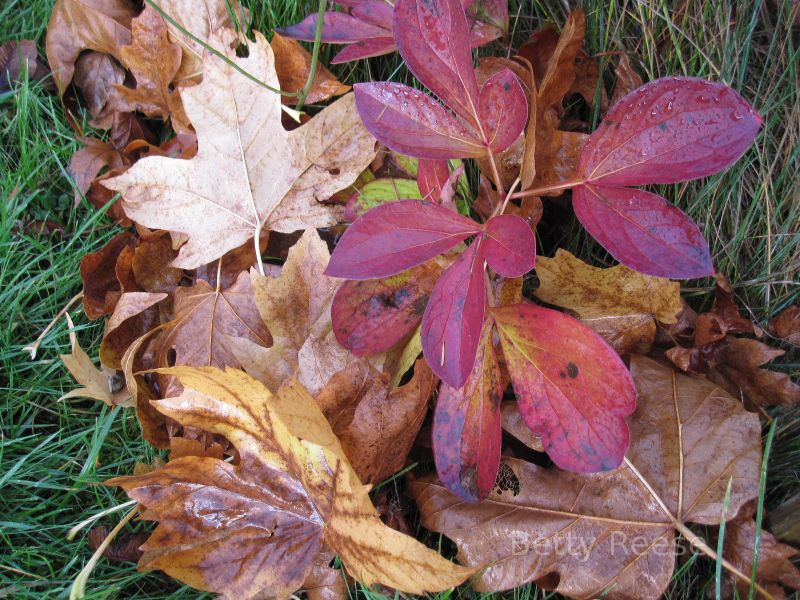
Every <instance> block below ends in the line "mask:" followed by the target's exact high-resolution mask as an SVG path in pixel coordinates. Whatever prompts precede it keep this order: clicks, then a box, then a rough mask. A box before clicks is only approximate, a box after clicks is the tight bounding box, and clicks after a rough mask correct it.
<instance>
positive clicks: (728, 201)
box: [0, 0, 800, 600]
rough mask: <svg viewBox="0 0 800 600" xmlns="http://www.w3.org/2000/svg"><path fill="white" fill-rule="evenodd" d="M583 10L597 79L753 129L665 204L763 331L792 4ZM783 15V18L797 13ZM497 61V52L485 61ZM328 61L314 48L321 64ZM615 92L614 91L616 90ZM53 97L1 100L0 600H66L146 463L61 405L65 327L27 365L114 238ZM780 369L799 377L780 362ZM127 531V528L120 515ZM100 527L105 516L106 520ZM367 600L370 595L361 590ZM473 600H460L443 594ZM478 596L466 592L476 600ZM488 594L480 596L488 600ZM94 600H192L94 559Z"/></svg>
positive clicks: (779, 187) (40, 22)
mask: <svg viewBox="0 0 800 600" xmlns="http://www.w3.org/2000/svg"><path fill="white" fill-rule="evenodd" d="M52 3H53V0H30V1H27V0H10V2H9V1H7V2H6V3H5V6H4V8H0V42H2V41H5V40H8V39H21V38H31V39H35V40H37V42H39V44H40V47H42V46H43V39H44V30H45V27H46V23H47V19H48V15H49V12H50V9H51V7H52ZM314 4H315V2H311V1H309V0H303V1H301V2H297V3H294V2H291V1H290V0H286V1H275V2H273V1H268V2H266V3H265V2H255V1H253V2H251V9H252V19H253V24H254V26H255V27H256V28H257V29H259V30H261V31H268V30H270V29H272V28H273V27H275V26H278V25H282V24H287V23H292V22H295V21H297V20H299V19H300V18H302V17H303V16H305V14H307V13H308V12H311V11H313V10H314V8H315V7H314ZM567 4H570V6H572V5H574V3H572V2H570V3H567V2H566V1H565V2H559V1H556V0H548V1H540V0H534V1H530V0H527V1H524V2H523V1H522V0H519V1H516V0H514V1H512V2H511V13H512V24H513V31H514V38H515V39H516V40H517V41H520V40H522V39H523V38H524V37H525V35H526V34H527V32H529V31H530V30H532V29H534V28H536V27H538V26H539V25H541V24H542V23H544V22H547V21H551V22H554V23H556V24H561V23H563V21H564V19H565V17H566V12H567V6H566V5H567ZM676 4H678V5H679V6H680V7H681V10H673V8H672V7H670V5H669V3H667V2H666V1H665V0H643V1H639V2H635V1H633V0H631V1H629V2H625V1H616V0H612V1H611V2H605V1H604V2H601V1H599V0H589V1H587V2H584V3H583V4H582V5H583V7H584V8H585V10H586V13H587V47H588V49H589V51H590V52H591V53H594V54H597V55H600V56H601V63H602V66H603V68H604V73H605V74H606V75H607V76H608V75H609V74H610V72H611V67H612V65H613V63H614V62H615V59H614V54H613V53H616V52H618V51H623V50H624V51H626V52H628V53H629V55H630V56H631V58H632V60H633V64H634V65H635V67H636V68H637V69H638V70H639V72H640V73H642V74H643V76H644V77H645V79H651V78H655V77H658V76H662V75H667V74H684V75H696V76H701V77H709V78H712V79H718V80H723V81H725V82H728V83H730V84H732V85H734V86H735V87H737V88H738V89H739V90H740V91H741V93H742V94H743V95H744V96H745V97H746V98H748V99H749V100H751V101H752V102H753V104H754V105H755V106H756V108H757V109H758V110H759V111H760V112H761V113H762V115H763V116H764V127H763V130H762V132H761V133H760V134H759V136H758V138H757V140H756V144H755V145H754V147H753V148H752V149H751V150H750V151H749V152H748V153H747V154H746V155H745V157H744V158H743V159H742V160H740V161H739V162H738V163H737V164H736V166H734V167H733V169H731V170H730V171H728V172H726V173H723V174H720V175H717V176H715V177H711V178H708V179H706V180H702V181H699V182H692V183H688V184H682V185H679V186H670V187H669V188H665V189H662V190H660V191H661V192H662V193H664V194H666V195H667V196H668V197H669V198H670V199H672V200H673V201H675V202H676V203H677V204H678V205H679V206H681V207H682V208H683V209H684V210H686V211H687V212H689V214H690V215H691V216H692V217H694V219H695V220H696V221H697V222H698V223H700V225H701V227H702V229H703V230H704V232H705V233H706V236H707V237H708V239H709V242H710V244H711V247H712V251H713V254H714V256H715V260H716V265H717V268H718V270H719V271H720V272H722V273H725V274H726V275H728V276H729V277H730V279H731V280H732V281H733V282H734V284H735V286H736V294H737V298H738V300H739V301H740V303H741V304H742V306H745V307H746V309H747V310H748V311H749V312H750V314H751V316H752V317H753V318H754V319H756V320H757V321H758V322H759V323H761V324H762V325H763V324H765V323H766V321H767V319H768V318H769V317H770V316H771V315H773V314H775V313H776V312H777V311H779V310H780V309H782V308H784V307H786V306H788V305H789V304H792V303H797V302H798V299H800V292H799V290H800V282H798V268H799V267H800V245H799V244H798V243H797V236H798V222H800V188H798V185H797V184H798V181H800V160H798V158H800V157H798V152H800V150H798V145H797V143H796V142H797V139H798V137H799V136H800V98H798V80H797V76H796V73H797V69H798V64H800V61H799V60H798V49H797V48H796V47H795V46H794V43H795V42H794V40H796V37H793V35H792V24H793V22H795V21H796V20H797V10H798V5H797V3H790V2H781V1H780V0H778V1H777V2H762V1H757V0H742V1H738V2H732V1H728V2H711V1H710V0H706V1H703V2H682V3H676ZM792 11H794V12H792ZM494 49H495V50H497V49H498V46H495V48H494ZM331 56H332V48H330V47H325V48H323V55H322V57H323V61H324V62H325V63H326V64H328V61H329V59H330V57H331ZM399 67H400V61H399V59H398V57H396V56H390V57H384V58H380V59H374V60H371V61H368V62H364V61H362V62H360V63H357V64H352V65H342V66H340V67H338V68H337V69H335V71H336V73H337V74H338V75H339V76H340V77H341V78H342V79H343V80H344V81H346V82H349V83H352V82H354V81H363V80H366V79H387V78H394V79H402V78H404V77H406V75H405V72H404V71H403V70H399ZM610 81H611V79H610V78H609V79H607V82H610ZM73 136H74V134H73V132H72V131H71V130H70V129H69V128H68V126H67V125H66V123H65V121H64V118H63V114H62V111H61V107H60V105H59V102H58V100H57V99H56V98H54V97H53V96H52V95H51V94H50V93H49V92H47V91H46V90H45V89H43V87H42V86H41V85H39V84H32V83H27V82H23V83H22V84H21V85H19V86H18V87H17V89H16V91H15V92H14V93H12V94H6V95H4V96H0V190H2V204H0V306H2V307H3V310H4V317H5V322H4V326H3V328H2V330H0V363H1V364H2V367H1V368H2V370H1V371H0V386H2V397H1V398H0V490H2V493H0V557H2V558H0V597H4V596H11V597H14V598H63V597H66V596H67V595H68V590H69V586H70V585H71V583H72V580H73V578H74V577H75V576H76V575H77V574H78V572H79V571H80V569H81V568H82V567H83V565H84V564H85V563H86V561H87V560H88V558H89V556H90V554H91V552H90V551H89V550H88V548H87V546H86V544H85V541H84V540H83V539H82V537H81V536H79V537H78V538H77V540H76V541H74V542H67V541H66V539H65V535H66V532H67V531H68V530H69V528H70V527H72V526H73V525H74V524H76V523H77V522H79V521H81V520H83V519H84V518H86V517H88V516H90V515H92V514H95V513H97V512H99V511H101V510H104V509H107V508H111V507H114V506H116V505H118V504H119V503H121V502H122V501H123V496H122V495H121V494H120V493H118V492H116V491H114V490H110V489H107V488H105V487H104V486H102V485H101V484H100V482H102V481H103V480H105V479H108V478H110V477H112V476H115V475H119V474H127V473H129V472H130V471H131V470H132V468H133V465H134V464H135V463H136V462H137V461H145V462H147V461H150V460H151V459H152V458H153V456H154V453H153V451H152V450H151V449H150V448H149V447H148V446H147V445H146V444H145V443H144V442H142V441H141V440H140V437H139V428H138V424H137V423H136V420H135V418H134V416H133V415H132V414H131V413H130V412H124V411H118V410H109V409H107V408H105V407H100V406H99V405H98V404H95V403H89V402H81V401H70V402H68V403H59V402H57V401H56V400H57V398H58V397H59V396H60V395H61V394H62V393H64V392H65V391H67V390H69V389H71V387H72V382H71V381H70V379H69V377H68V375H67V374H66V372H65V370H64V369H63V368H62V366H61V364H60V362H59V361H58V354H60V353H64V352H66V351H68V337H67V333H66V329H65V326H64V324H63V322H62V323H59V324H58V326H56V327H55V328H54V329H53V330H52V331H51V332H50V333H49V334H48V335H47V336H46V337H45V339H44V342H43V344H42V346H41V347H40V349H39V352H38V355H37V357H36V359H35V360H30V358H29V357H28V356H27V354H24V353H23V351H22V348H23V346H25V345H27V344H29V343H30V342H31V341H33V340H34V339H35V338H36V337H37V335H38V334H39V333H40V332H41V330H42V329H43V328H44V327H45V326H46V325H47V324H48V323H49V322H50V320H51V319H52V318H53V316H54V315H55V314H57V313H58V311H59V310H60V309H61V307H62V306H64V304H66V302H67V301H68V300H69V299H70V298H71V297H72V296H74V295H75V294H76V293H77V292H79V291H80V287H81V284H80V277H79V274H78V267H79V264H80V259H81V256H82V255H83V254H84V253H86V252H89V251H92V250H96V249H98V248H100V247H102V246H103V244H104V243H105V241H107V240H108V238H109V237H110V236H111V235H113V232H114V229H113V227H110V226H109V223H108V221H107V220H106V219H105V218H104V217H103V216H102V215H101V214H99V213H97V212H95V211H94V210H92V209H91V208H90V207H89V206H88V204H87V203H86V202H81V203H80V204H79V205H78V206H77V207H76V206H74V203H73V192H72V188H71V186H70V183H69V181H68V179H67V178H66V176H65V167H66V165H67V164H68V162H69V159H70V156H71V155H72V153H73V152H74V151H75V149H76V148H77V144H76V142H75V141H74V139H73ZM44 220H50V221H54V222H56V223H58V224H59V226H60V229H61V230H62V232H63V233H56V234H53V235H47V234H44V235H40V234H37V233H36V232H35V231H32V229H31V228H30V227H26V225H30V224H31V223H32V222H34V221H44ZM540 241H541V242H542V246H541V250H542V253H544V254H548V255H552V253H553V252H554V250H555V247H556V244H558V243H561V244H562V245H565V246H567V247H568V248H569V249H571V250H572V251H573V252H576V253H578V254H579V255H580V256H581V257H582V258H584V259H591V260H593V261H595V262H596V264H602V263H603V262H606V261H607V260H608V257H607V256H606V255H605V253H604V252H602V250H601V249H599V247H598V246H596V245H595V244H594V243H592V242H591V241H590V240H588V239H586V237H585V236H584V234H583V233H582V232H581V231H580V229H579V228H577V227H575V226H574V225H569V226H568V227H566V228H565V229H563V230H561V231H558V232H556V233H553V234H549V235H544V236H542V239H541V240H540ZM690 286H692V287H690V288H689V290H688V294H689V296H690V300H691V301H692V302H693V303H694V304H695V305H696V306H697V307H701V306H703V305H705V304H707V303H708V301H709V294H708V291H709V289H710V282H709V281H707V280H701V281H697V282H690ZM72 314H73V315H74V316H75V320H76V323H77V324H78V327H79V329H80V331H79V334H78V335H79V339H80V341H81V343H82V345H83V347H84V348H87V349H90V354H92V353H95V352H96V348H97V346H98V344H99V340H100V336H101V333H102V325H101V324H100V323H97V322H95V323H90V322H88V321H87V320H86V319H85V318H84V317H83V316H82V315H81V314H80V312H79V311H75V310H74V311H72ZM778 363H779V364H778V368H781V369H785V370H787V371H793V372H794V373H797V372H798V370H800V369H798V366H799V365H800V357H799V356H798V353H797V352H794V353H790V354H788V355H787V356H785V357H783V359H782V360H779V361H778ZM798 433H800V414H799V413H798V410H797V409H793V410H788V411H784V412H783V413H781V416H780V420H779V423H778V427H777V433H776V437H775V445H774V449H773V458H772V461H771V465H770V469H769V474H768V485H767V495H766V506H767V509H769V508H770V507H773V506H775V505H776V504H777V503H779V502H780V501H782V500H784V499H786V498H787V497H789V496H791V495H793V494H796V493H797V492H798V490H799V489H800V481H798V476H797V472H798V465H799V464H800V441H798V440H800V436H798ZM119 516H121V514H120V515H119ZM103 522H104V523H106V524H111V525H113V523H114V522H115V520H114V517H111V518H107V519H104V521H103ZM713 587H714V565H713V563H712V562H711V561H708V560H704V559H696V558H692V555H691V554H685V555H684V556H683V557H682V558H681V559H679V563H678V569H677V571H676V574H675V575H674V577H673V583H672V585H671V586H670V588H669V590H668V592H667V597H669V598H697V597H700V596H701V594H704V593H706V592H707V591H709V590H713ZM361 593H363V594H364V595H370V596H372V595H374V594H371V593H370V594H367V593H366V592H364V590H361ZM468 595H475V594H471V592H470V591H469V590H468V589H466V588H465V589H461V590H458V591H456V592H454V593H452V594H442V595H440V596H439V600H445V599H447V598H449V597H451V596H453V597H461V596H468ZM475 596H476V595H475ZM483 596H484V595H481V596H480V597H481V598H483ZM87 597H89V598H141V599H144V598H159V599H165V598H197V597H198V593H197V592H196V591H193V590H189V589H187V588H184V587H181V586H180V585H179V584H177V583H176V582H175V581H173V580H170V579H168V578H166V577H164V576H162V575H160V574H152V573H151V574H143V573H137V572H136V571H135V570H134V568H133V566H132V565H131V564H128V563H113V562H110V561H105V560H102V561H101V562H100V564H99V566H98V568H97V569H96V570H95V572H94V573H93V575H92V578H91V579H90V581H89V586H88V595H87ZM508 597H512V598H515V599H520V600H527V599H534V598H543V597H549V596H548V595H546V594H544V593H543V592H541V590H538V589H536V588H535V587H534V586H525V587H523V588H520V589H519V590H516V591H514V592H513V593H510V594H508Z"/></svg>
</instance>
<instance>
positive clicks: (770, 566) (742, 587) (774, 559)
mask: <svg viewBox="0 0 800 600" xmlns="http://www.w3.org/2000/svg"><path fill="white" fill-rule="evenodd" d="M754 512H755V511H754V510H753V509H752V508H751V510H749V511H745V512H743V514H741V515H740V516H739V517H737V518H736V519H735V520H733V521H732V522H731V523H729V524H728V527H727V529H726V530H725V541H724V549H723V556H724V557H725V558H726V559H728V560H729V561H730V562H731V563H732V564H733V565H734V566H736V567H737V568H738V569H739V570H740V571H742V572H743V573H746V574H748V575H749V574H750V573H751V572H752V570H753V548H754V546H755V541H756V523H755V521H754V519H753V514H754ZM798 554H800V551H798V550H797V549H795V548H792V547H791V546H787V545H786V544H781V543H779V542H778V540H776V539H775V537H774V536H773V535H772V534H771V533H769V532H768V531H764V530H763V529H762V530H761V545H760V546H759V553H758V570H757V571H756V580H757V581H758V582H759V583H760V584H761V585H763V586H765V587H767V586H774V585H776V584H777V589H776V590H775V594H773V595H774V597H775V598H785V597H786V596H785V594H783V591H782V590H781V589H780V588H781V586H785V587H787V588H793V589H795V590H800V570H798V569H797V567H796V566H794V564H792V561H791V559H792V558H794V557H795V556H797V555H798ZM735 584H736V586H737V587H738V588H739V591H740V592H741V593H742V594H745V595H746V594H747V590H748V587H749V586H748V585H747V584H746V583H743V582H741V581H738V580H737V581H736V582H735Z"/></svg>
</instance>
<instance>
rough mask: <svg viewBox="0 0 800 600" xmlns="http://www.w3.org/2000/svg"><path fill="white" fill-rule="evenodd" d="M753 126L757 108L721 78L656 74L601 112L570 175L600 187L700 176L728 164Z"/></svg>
mask: <svg viewBox="0 0 800 600" xmlns="http://www.w3.org/2000/svg"><path fill="white" fill-rule="evenodd" d="M760 127H761V117H760V116H759V114H758V113H757V112H756V111H755V110H754V109H753V107H752V106H750V105H749V104H748V103H747V102H746V101H745V100H744V99H743V98H742V97H741V96H740V95H739V94H737V93H736V91H735V90H733V89H731V88H730V87H728V86H726V85H724V84H721V83H713V82H710V81H705V80H703V79H697V78H694V77H666V78H663V79H656V80H655V81H652V82H650V83H648V84H647V85H644V86H642V87H640V88H638V89H636V90H634V91H632V92H631V93H629V94H627V95H626V96H624V97H623V98H622V99H621V100H620V101H619V102H618V103H617V104H615V105H614V106H613V108H611V110H609V111H608V114H606V117H605V119H604V120H603V122H602V123H601V125H600V127H599V128H598V129H597V131H595V132H594V133H593V134H592V135H591V136H590V137H589V140H588V141H587V142H586V146H584V148H583V151H582V152H581V157H580V160H579V162H578V176H579V177H580V178H582V179H584V180H585V181H588V182H592V183H598V184H599V183H602V184H603V185H608V186H620V185H643V184H647V183H676V182H679V181H688V180H690V179H697V178H698V177H705V176H706V175H712V174H713V173H717V172H719V171H721V170H723V169H725V168H726V167H728V166H730V165H731V164H733V163H734V162H735V161H736V160H737V159H738V158H739V157H740V156H741V155H742V154H743V153H744V151H745V150H747V148H748V147H749V146H750V144H751V143H752V141H753V138H755V136H756V134H757V133H758V130H759V128H760Z"/></svg>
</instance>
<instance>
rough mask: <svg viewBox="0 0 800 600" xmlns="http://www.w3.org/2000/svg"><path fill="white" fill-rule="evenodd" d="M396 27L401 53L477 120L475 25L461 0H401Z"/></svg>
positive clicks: (426, 80)
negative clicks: (472, 39)
mask: <svg viewBox="0 0 800 600" xmlns="http://www.w3.org/2000/svg"><path fill="white" fill-rule="evenodd" d="M392 32H393V33H394V39H395V43H396V44H397V49H398V50H399V51H400V55H401V56H402V57H403V60H405V62H406V65H407V66H408V68H409V69H410V70H411V72H412V73H413V74H414V75H416V77H417V79H419V80H420V81H421V82H422V83H423V84H425V85H426V86H427V87H428V89H430V90H431V91H432V92H433V93H434V94H436V95H437V96H439V98H441V99H442V101H443V102H444V103H445V104H446V105H447V106H448V107H450V108H451V109H453V110H454V111H455V112H456V113H457V114H458V115H460V116H461V117H463V118H464V119H466V120H467V122H469V123H473V124H477V118H478V115H477V99H478V81H477V80H476V79H475V70H474V69H473V66H472V53H471V51H470V37H469V26H468V24H467V16H466V14H464V8H463V7H462V6H461V3H460V2H459V1H458V0H397V2H395V7H394V15H393V17H392Z"/></svg>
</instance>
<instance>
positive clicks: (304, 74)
mask: <svg viewBox="0 0 800 600" xmlns="http://www.w3.org/2000/svg"><path fill="white" fill-rule="evenodd" d="M269 45H270V46H272V51H273V52H274V53H275V71H276V72H277V74H278V81H279V82H280V84H281V90H283V91H284V92H299V91H300V90H302V89H303V87H304V86H305V85H306V81H307V80H308V74H309V71H310V70H311V54H310V53H309V52H308V50H306V49H305V48H303V47H302V46H301V45H300V43H299V42H298V41H297V40H293V39H290V38H285V37H283V36H281V35H280V34H278V33H275V34H273V37H272V41H271V42H270V43H269ZM349 91H350V86H349V85H343V84H342V83H341V82H340V81H339V80H338V79H336V76H335V75H334V74H333V73H331V72H330V71H329V70H328V69H326V68H325V66H324V65H321V64H320V65H319V66H318V68H317V76H316V77H315V78H314V84H313V85H312V86H311V89H310V90H309V92H308V95H307V96H306V100H305V102H306V104H316V103H317V102H324V101H325V100H328V99H329V98H332V97H333V96H341V95H342V94H346V93H347V92H349ZM283 101H284V102H285V103H287V104H296V103H297V98H292V97H290V96H284V97H283Z"/></svg>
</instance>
